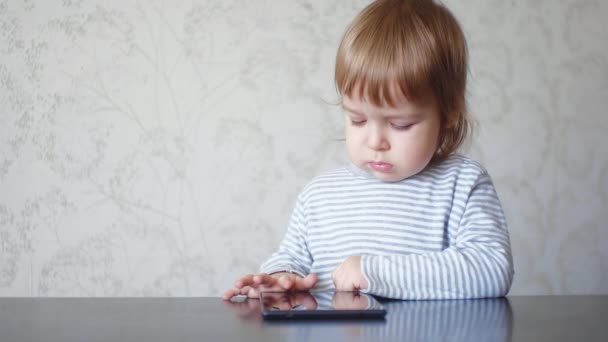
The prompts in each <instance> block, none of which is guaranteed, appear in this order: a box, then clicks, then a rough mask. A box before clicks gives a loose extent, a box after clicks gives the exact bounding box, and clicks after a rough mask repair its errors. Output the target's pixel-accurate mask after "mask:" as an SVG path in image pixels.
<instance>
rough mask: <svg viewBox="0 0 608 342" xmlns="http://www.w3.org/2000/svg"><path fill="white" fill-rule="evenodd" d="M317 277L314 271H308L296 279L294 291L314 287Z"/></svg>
mask: <svg viewBox="0 0 608 342" xmlns="http://www.w3.org/2000/svg"><path fill="white" fill-rule="evenodd" d="M318 280H319V277H318V276H317V274H316V273H310V274H309V275H307V276H306V277H304V278H298V279H296V283H295V290H296V291H307V290H310V289H312V288H313V287H315V285H317V281H318Z"/></svg>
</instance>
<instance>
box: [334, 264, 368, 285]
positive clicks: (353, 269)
mask: <svg viewBox="0 0 608 342" xmlns="http://www.w3.org/2000/svg"><path fill="white" fill-rule="evenodd" d="M331 277H332V279H333V281H334V285H335V287H336V290H338V291H354V290H359V289H366V288H367V280H365V277H364V276H363V273H361V257H360V256H349V257H348V258H346V260H344V262H342V264H340V266H338V268H336V270H335V271H334V273H333V274H332V275H331Z"/></svg>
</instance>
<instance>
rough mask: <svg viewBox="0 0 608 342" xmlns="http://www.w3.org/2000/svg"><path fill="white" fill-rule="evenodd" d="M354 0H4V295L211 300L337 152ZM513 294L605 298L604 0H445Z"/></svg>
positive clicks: (0, 110)
mask: <svg viewBox="0 0 608 342" xmlns="http://www.w3.org/2000/svg"><path fill="white" fill-rule="evenodd" d="M367 2H368V1H363V0H357V1H342V0H340V1H338V0H333V1H328V0H298V1H295V0H294V1H279V0H256V1H236V0H229V1H227V0H208V1H143V0H142V1H76V0H73V1H70V0H65V1H44V2H43V1H16V0H10V1H6V0H5V1H0V295H2V296H142V295H146V296H165V295H169V296H206V295H219V294H220V293H221V292H222V291H223V290H224V289H225V288H227V287H228V286H230V285H231V284H232V282H233V281H234V279H235V278H236V277H237V276H238V275H240V274H243V273H246V272H252V271H255V270H257V267H258V265H259V264H260V262H261V261H262V260H263V259H264V258H265V257H267V256H268V255H269V254H270V253H271V251H272V250H273V248H274V247H276V245H277V244H278V242H279V241H280V239H281V237H282V234H283V233H284V230H285V227H286V223H287V219H288V216H289V214H290V211H291V208H292V204H293V200H294V198H295V196H296V194H297V193H298V191H299V190H300V189H301V188H302V186H303V185H304V184H305V183H306V182H307V181H308V180H309V179H310V178H311V177H313V176H314V175H316V174H318V173H319V172H321V171H324V170H327V169H329V168H332V167H335V166H337V165H340V164H341V163H343V162H344V161H345V154H344V151H343V147H342V142H341V141H340V138H341V137H342V127H341V117H340V115H341V113H340V110H339V108H337V107H336V106H335V105H332V103H335V101H336V100H337V96H336V93H335V89H334V86H333V83H332V80H333V78H332V75H333V62H334V54H335V50H336V48H337V45H338V42H339V39H340V37H341V34H342V33H343V30H344V29H345V27H346V25H347V23H348V22H349V21H350V20H351V19H352V17H353V16H354V15H355V14H356V13H357V12H358V11H359V10H360V9H361V8H363V7H364V5H365V4H367ZM446 3H447V5H448V6H449V7H450V8H452V9H453V11H454V13H455V14H456V15H457V17H458V18H459V19H460V20H461V22H462V24H463V27H464V28H465V31H466V33H467V35H468V39H469V46H470V52H471V82H470V90H469V100H470V107H471V112H472V113H473V115H474V117H475V118H476V119H477V121H478V129H477V134H476V136H475V139H474V143H473V145H472V147H471V148H470V150H469V154H470V155H472V156H473V157H475V158H477V159H478V160H480V161H481V162H482V163H484V164H485V165H486V167H487V168H488V169H489V171H490V173H491V174H492V175H493V178H494V180H495V183H496V186H497V189H498V191H499V195H500V197H501V199H502V201H503V204H504V209H505V212H506V215H507V218H508V221H509V224H510V231H511V238H512V243H513V252H514V257H515V266H516V278H515V283H514V286H513V289H512V292H511V293H512V294H574V293H576V294H587V293H608V264H607V262H606V261H607V260H608V248H606V246H607V245H608V230H607V229H606V226H605V225H606V222H608V154H607V152H606V151H605V148H606V143H605V139H603V136H604V134H605V133H606V131H607V129H608V120H607V115H606V114H607V113H606V106H607V104H608V102H607V99H608V26H607V24H606V18H607V17H608V2H606V1H602V0H595V1H592V0H588V1H583V0H579V1H575V0H563V1H554V0H551V1H550V0H544V1H532V0H529V1H523V0H519V1H514V0H512V1H508V0H507V1H505V0H466V1H464V0H461V1H456V0H451V1H446Z"/></svg>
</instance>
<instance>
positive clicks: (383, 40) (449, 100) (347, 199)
mask: <svg viewBox="0 0 608 342" xmlns="http://www.w3.org/2000/svg"><path fill="white" fill-rule="evenodd" d="M335 78H336V85H337V88H338V91H339V93H340V95H341V97H342V106H343V108H344V111H345V123H346V128H345V131H346V132H345V133H346V148H347V151H348V154H349V157H350V164H349V165H347V166H345V167H342V168H339V169H337V170H334V171H332V172H327V173H325V174H322V175H320V176H318V177H316V178H315V179H313V180H312V181H311V182H310V183H309V184H308V185H307V186H306V187H305V188H304V189H303V191H302V192H301V193H300V195H299V196H298V199H297V201H296V204H295V209H294V211H293V214H292V217H291V220H290V223H289V226H288V229H287V233H286V235H285V238H284V239H283V241H282V242H281V244H280V246H279V249H278V251H277V252H275V253H274V254H273V255H272V256H271V257H270V259H269V260H267V261H266V262H265V263H264V264H263V265H262V267H261V271H260V272H261V273H260V274H257V275H246V276H243V277H241V278H240V279H238V280H237V282H236V284H235V288H233V289H230V290H228V291H227V292H226V293H225V294H224V296H223V298H224V299H230V298H231V297H233V296H235V295H247V296H248V297H250V298H258V294H259V292H260V291H268V290H271V291H288V290H297V291H306V290H331V289H337V290H344V291H352V290H360V291H361V292H365V293H370V294H373V295H377V296H382V297H389V298H399V299H455V298H480V297H498V296H504V295H506V293H507V292H508V291H509V288H510V286H511V282H512V279H513V265H512V257H511V248H510V242H509V235H508V231H507V226H506V222H505V218H504V214H503V211H502V208H501V205H500V202H499V199H498V197H497V195H496V191H495V189H494V186H493V184H492V181H491V179H490V176H489V175H488V173H487V172H486V170H485V169H484V168H483V167H482V166H481V165H479V164H478V163H476V162H475V161H473V160H471V159H469V158H466V157H464V156H461V155H458V154H456V153H455V151H456V150H457V148H458V147H459V146H460V145H461V143H462V142H463V140H464V139H465V137H466V135H467V133H468V130H469V119H468V118H467V114H466V108H465V107H466V104H465V88H466V78H467V50H466V42H465V38H464V35H463V32H462V30H461V28H460V26H459V24H458V22H457V21H456V19H455V18H454V17H453V16H452V14H451V13H450V12H449V11H448V10H447V9H446V8H445V7H444V6H442V5H440V4H438V3H437V2H436V1H433V0H377V1H375V2H373V3H372V4H370V5H369V6H368V7H366V8H365V9H364V10H363V11H362V12H361V13H360V14H359V15H358V16H357V17H356V18H355V20H354V21H353V23H352V24H351V26H350V27H349V28H348V30H347V32H346V33H345V35H344V37H343V39H342V42H341V44H340V47H339V49H338V53H337V58H336V72H335Z"/></svg>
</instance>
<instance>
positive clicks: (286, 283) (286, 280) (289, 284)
mask: <svg viewBox="0 0 608 342" xmlns="http://www.w3.org/2000/svg"><path fill="white" fill-rule="evenodd" d="M277 284H278V285H279V287H280V288H281V290H284V291H289V290H291V289H292V288H293V287H294V285H295V282H294V281H293V280H292V279H291V278H290V277H288V276H281V277H280V278H279V279H278V280H277Z"/></svg>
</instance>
